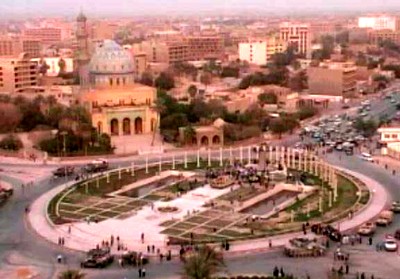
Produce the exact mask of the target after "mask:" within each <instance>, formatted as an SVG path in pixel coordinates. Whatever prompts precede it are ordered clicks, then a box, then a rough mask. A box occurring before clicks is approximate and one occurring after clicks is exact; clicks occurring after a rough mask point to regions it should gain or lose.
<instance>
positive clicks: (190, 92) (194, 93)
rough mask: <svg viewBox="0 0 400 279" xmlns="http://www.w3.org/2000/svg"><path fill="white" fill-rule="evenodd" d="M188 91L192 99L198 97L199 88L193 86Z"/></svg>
mask: <svg viewBox="0 0 400 279" xmlns="http://www.w3.org/2000/svg"><path fill="white" fill-rule="evenodd" d="M187 91H188V93H189V96H190V98H194V97H196V94H197V86H196V85H194V84H191V85H190V86H189V88H188V90H187Z"/></svg>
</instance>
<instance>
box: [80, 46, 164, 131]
mask: <svg viewBox="0 0 400 279" xmlns="http://www.w3.org/2000/svg"><path fill="white" fill-rule="evenodd" d="M89 71H90V85H91V89H90V90H88V91H86V92H84V93H83V94H82V96H81V98H82V102H83V103H84V104H85V106H86V107H87V108H88V109H89V111H90V113H91V117H92V123H93V125H95V126H96V127H97V130H98V132H99V133H107V134H110V135H111V136H124V135H140V134H151V133H153V132H156V130H157V127H158V125H159V124H158V119H159V118H158V112H157V111H156V110H155V108H154V107H153V106H154V102H155V100H156V98H157V94H156V90H155V88H153V87H149V86H144V85H141V84H135V83H134V61H133V58H132V55H131V54H130V53H129V52H128V51H127V50H124V49H123V48H122V47H121V46H120V45H118V44H117V43H116V42H114V41H110V40H105V41H104V43H103V44H101V45H99V46H98V47H97V49H96V50H95V52H94V54H93V56H92V59H91V61H90V64H89Z"/></svg>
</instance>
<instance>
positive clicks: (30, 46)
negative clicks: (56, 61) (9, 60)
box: [0, 36, 42, 57]
mask: <svg viewBox="0 0 400 279" xmlns="http://www.w3.org/2000/svg"><path fill="white" fill-rule="evenodd" d="M41 50H42V44H41V42H40V41H38V40H33V39H26V38H19V37H17V38H11V37H8V36H4V37H0V56H16V55H18V54H20V53H21V52H25V53H26V54H27V55H28V56H29V57H39V56H40V53H41Z"/></svg>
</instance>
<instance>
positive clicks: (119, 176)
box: [118, 167, 122, 180]
mask: <svg viewBox="0 0 400 279" xmlns="http://www.w3.org/2000/svg"><path fill="white" fill-rule="evenodd" d="M121 178H122V175H121V167H119V168H118V179H119V180H121Z"/></svg>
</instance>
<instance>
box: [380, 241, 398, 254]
mask: <svg viewBox="0 0 400 279" xmlns="http://www.w3.org/2000/svg"><path fill="white" fill-rule="evenodd" d="M383 246H384V247H385V250H386V251H388V252H396V251H397V249H398V245H397V242H396V240H395V239H393V238H387V239H386V240H385V242H384V243H383Z"/></svg>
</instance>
